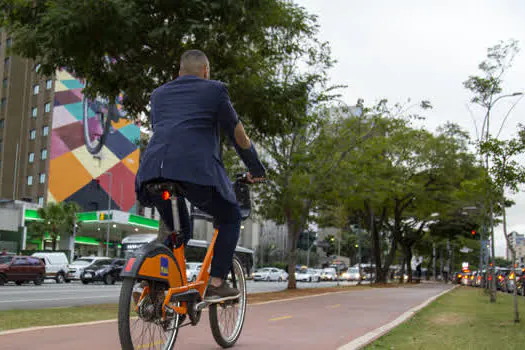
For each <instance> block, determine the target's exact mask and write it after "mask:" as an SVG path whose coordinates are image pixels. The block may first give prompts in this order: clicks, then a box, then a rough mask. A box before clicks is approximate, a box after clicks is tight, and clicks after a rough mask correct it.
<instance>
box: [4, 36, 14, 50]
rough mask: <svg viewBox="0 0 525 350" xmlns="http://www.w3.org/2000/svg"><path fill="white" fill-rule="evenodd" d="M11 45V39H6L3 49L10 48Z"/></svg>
mask: <svg viewBox="0 0 525 350" xmlns="http://www.w3.org/2000/svg"><path fill="white" fill-rule="evenodd" d="M12 44H13V40H11V38H7V39H6V41H5V47H6V48H10V47H11V45H12Z"/></svg>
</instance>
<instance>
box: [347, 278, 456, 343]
mask: <svg viewBox="0 0 525 350" xmlns="http://www.w3.org/2000/svg"><path fill="white" fill-rule="evenodd" d="M457 287H458V285H455V286H454V287H452V288H450V289H447V290H445V291H443V292H441V293H439V294H437V295H435V296H433V297H430V298H429V299H427V300H426V301H424V302H423V303H421V304H419V305H417V306H415V307H413V308H411V309H410V310H408V311H406V312H405V313H403V314H401V315H400V316H399V317H398V318H396V319H395V320H393V321H391V322H389V323H387V324H385V325H383V326H381V327H379V328H376V329H374V330H373V331H370V332H368V333H366V334H365V335H363V336H360V337H359V338H357V339H354V340H352V341H351V342H350V343H347V344H345V345H343V346H341V347H339V348H337V350H357V349H361V348H363V347H365V346H367V345H370V343H372V342H374V341H375V340H377V339H378V338H380V337H382V336H383V335H385V334H387V333H388V332H390V331H391V330H392V329H394V328H395V327H397V326H399V325H400V324H402V323H404V322H406V321H407V320H409V319H410V318H412V317H413V316H414V315H415V314H416V312H418V311H419V310H421V309H422V308H424V307H425V306H427V305H428V304H430V303H431V302H433V301H434V300H436V299H437V298H439V297H440V296H442V295H445V294H447V293H448V292H451V291H453V290H454V289H456V288H457Z"/></svg>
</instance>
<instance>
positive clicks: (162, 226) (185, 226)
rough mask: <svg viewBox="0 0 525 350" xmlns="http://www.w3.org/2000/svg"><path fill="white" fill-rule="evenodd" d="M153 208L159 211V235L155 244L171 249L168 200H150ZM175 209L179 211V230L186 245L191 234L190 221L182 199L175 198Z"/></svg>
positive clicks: (170, 212) (171, 213) (159, 198)
mask: <svg viewBox="0 0 525 350" xmlns="http://www.w3.org/2000/svg"><path fill="white" fill-rule="evenodd" d="M152 200H153V202H154V205H155V208H157V210H158V211H159V215H160V218H161V220H160V222H159V233H158V236H157V242H159V243H164V244H166V245H167V246H169V247H170V248H171V247H172V239H171V234H172V233H173V211H172V208H171V201H170V200H163V199H162V198H161V197H160V196H154V197H153V198H152ZM177 207H178V209H179V222H180V229H181V231H182V232H183V233H184V244H186V243H188V241H189V240H190V238H191V234H192V227H191V220H190V216H189V214H188V208H187V207H186V203H185V201H184V197H178V198H177Z"/></svg>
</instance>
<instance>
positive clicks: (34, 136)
mask: <svg viewBox="0 0 525 350" xmlns="http://www.w3.org/2000/svg"><path fill="white" fill-rule="evenodd" d="M29 139H30V140H34V139H36V130H35V129H31V131H29Z"/></svg>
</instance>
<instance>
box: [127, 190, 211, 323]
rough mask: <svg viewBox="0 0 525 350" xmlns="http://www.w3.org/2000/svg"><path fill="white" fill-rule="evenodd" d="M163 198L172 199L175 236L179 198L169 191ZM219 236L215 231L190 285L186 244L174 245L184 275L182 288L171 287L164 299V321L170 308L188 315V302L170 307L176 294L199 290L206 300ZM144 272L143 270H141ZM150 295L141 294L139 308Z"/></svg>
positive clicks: (145, 289)
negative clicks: (195, 277)
mask: <svg viewBox="0 0 525 350" xmlns="http://www.w3.org/2000/svg"><path fill="white" fill-rule="evenodd" d="M163 198H164V199H165V200H168V199H170V200H171V206H172V210H173V223H174V225H173V226H174V234H177V233H179V232H180V222H179V213H178V209H177V198H176V197H175V196H173V195H171V194H169V193H168V192H167V191H164V193H163ZM217 234H218V230H217V229H215V232H214V234H213V238H212V240H211V243H210V245H209V246H208V249H207V251H206V256H205V257H204V261H203V262H202V266H201V269H200V271H199V275H198V276H197V279H196V280H195V282H190V283H188V277H187V274H186V258H185V252H184V244H181V245H180V246H179V247H175V245H174V248H173V250H172V251H173V256H174V257H175V260H176V262H177V264H178V267H179V269H180V270H181V271H180V272H181V275H182V281H181V286H179V287H170V288H169V289H168V293H167V295H166V297H165V298H164V302H163V305H162V306H163V307H162V316H163V319H165V318H166V310H167V309H168V308H170V309H172V310H173V311H175V312H176V313H178V314H187V313H188V307H187V302H181V303H180V305H177V306H169V304H170V303H172V302H171V298H172V297H173V295H176V294H179V293H184V292H187V291H190V290H197V291H198V292H199V295H200V297H201V300H203V299H204V294H205V293H206V289H207V285H208V280H209V278H210V272H209V271H210V265H211V261H212V258H213V250H214V247H215V241H216V239H217ZM150 259H151V260H152V261H153V260H155V257H151V258H147V259H146V260H145V261H144V264H145V265H148V260H150ZM152 265H155V266H159V263H157V262H153V264H152ZM141 270H142V269H141ZM145 270H146V273H145V274H146V276H147V271H148V270H151V269H150V268H148V267H147V266H146V269H145ZM142 275H144V273H142ZM148 293H149V288H144V290H143V292H142V293H141V296H140V298H139V300H138V302H137V308H138V305H140V302H141V301H142V299H143V298H144V297H145V296H146V295H147V294H148Z"/></svg>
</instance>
